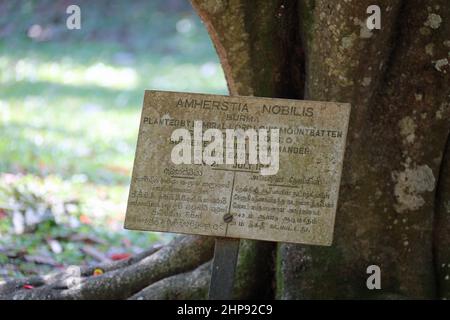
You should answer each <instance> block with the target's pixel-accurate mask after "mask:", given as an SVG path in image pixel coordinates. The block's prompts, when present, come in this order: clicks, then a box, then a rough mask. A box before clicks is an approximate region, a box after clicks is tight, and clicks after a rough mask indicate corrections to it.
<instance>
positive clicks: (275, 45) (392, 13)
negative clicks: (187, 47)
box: [0, 0, 450, 299]
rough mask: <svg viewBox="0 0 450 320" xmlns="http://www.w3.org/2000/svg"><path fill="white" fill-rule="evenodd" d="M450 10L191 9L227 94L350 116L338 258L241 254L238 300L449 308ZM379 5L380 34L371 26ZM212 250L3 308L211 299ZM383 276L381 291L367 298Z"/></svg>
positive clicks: (256, 246) (292, 5)
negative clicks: (305, 103)
mask: <svg viewBox="0 0 450 320" xmlns="http://www.w3.org/2000/svg"><path fill="white" fill-rule="evenodd" d="M447 1H448V0H429V1H427V3H426V4H424V3H423V2H422V1H420V0H403V1H402V0H370V1H369V0H360V1H357V2H356V1H347V0H345V1H331V0H329V1H327V0H315V1H314V0H299V1H294V0H288V1H247V0H192V4H193V6H194V8H195V9H196V10H197V12H198V13H199V15H200V17H201V18H202V20H203V21H204V23H205V26H206V27H207V29H208V32H209V34H210V36H211V39H212V41H213V43H214V45H215V47H216V50H217V53H218V55H219V57H220V60H221V63H222V66H223V69H224V72H225V76H226V79H227V82H228V87H229V91H230V94H232V95H255V96H263V97H278V98H294V99H308V100H322V101H338V102H349V103H351V104H352V114H351V119H350V129H349V134H348V140H347V150H346V156H345V159H344V169H343V176H342V182H341V191H340V197H339V207H338V212H337V215H336V225H335V235H334V243H333V245H332V246H331V247H314V246H305V245H296V244H284V243H279V244H274V243H269V242H261V241H247V240H246V241H241V250H240V255H239V261H238V270H237V277H236V283H235V292H234V295H235V298H279V299H311V298H322V299H324V298H325V299H327V298H329V299H333V298H381V299H389V298H449V296H450V280H449V274H450V146H449V143H448V142H447V141H448V136H449V130H450V121H449V119H450V79H449V74H450V65H449V61H448V60H449V58H450V6H448V3H447ZM373 4H376V5H378V6H379V7H380V8H381V14H382V15H381V18H382V20H381V21H382V25H381V30H373V31H370V30H368V29H367V27H366V24H365V19H366V18H367V17H368V15H369V14H367V13H366V9H367V7H368V6H369V5H373ZM299 170H301V169H300V168H299ZM212 248H213V245H212V239H211V238H207V237H181V238H178V239H177V240H176V241H175V242H174V243H172V244H170V245H169V246H167V247H165V248H162V249H160V250H158V251H157V252H156V253H151V254H149V255H148V256H146V257H144V258H142V257H141V259H136V260H135V261H133V263H131V264H130V265H127V266H125V267H124V266H121V267H120V268H111V270H112V271H108V272H107V273H105V274H104V275H103V276H100V277H99V278H93V277H88V276H87V277H86V278H84V279H83V282H82V288H83V289H79V290H78V291H76V290H73V289H64V290H59V289H55V288H58V287H57V286H55V283H57V281H56V280H55V279H58V276H57V277H55V276H53V277H52V278H51V279H52V280H51V281H50V280H48V281H47V280H45V279H47V278H45V279H44V280H43V278H39V279H36V278H34V279H27V280H26V281H29V282H32V281H36V282H35V283H36V284H37V285H38V286H40V287H39V288H42V289H40V290H41V291H39V290H36V291H34V293H33V294H31V291H24V290H22V289H20V288H21V285H22V284H23V283H24V281H22V282H15V283H9V284H7V285H5V286H3V287H2V288H0V295H2V296H3V297H14V298H91V297H98V298H126V297H130V296H131V298H133V299H161V298H185V299H186V298H204V297H205V296H206V292H207V287H208V285H209V276H210V270H209V266H210V264H209V263H208V262H207V261H208V260H209V259H210V258H211V257H212ZM180 255H181V256H180ZM373 264H375V265H378V266H379V267H380V268H381V283H382V290H369V289H368V288H367V286H366V279H367V277H368V274H367V273H366V269H367V267H368V266H370V265H373ZM102 279H106V280H102ZM111 279H115V280H114V285H112V286H109V287H108V288H109V291H108V292H106V291H102V292H98V291H97V292H95V290H94V288H96V286H95V284H96V283H97V284H98V282H99V281H100V282H101V281H105V283H106V282H107V281H111ZM94 281H96V283H94ZM89 288H91V289H89ZM55 290H57V291H55ZM141 290H142V291H141ZM55 292H56V293H55ZM61 292H62V293H61Z"/></svg>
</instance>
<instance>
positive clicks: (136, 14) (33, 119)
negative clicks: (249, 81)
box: [0, 1, 226, 277]
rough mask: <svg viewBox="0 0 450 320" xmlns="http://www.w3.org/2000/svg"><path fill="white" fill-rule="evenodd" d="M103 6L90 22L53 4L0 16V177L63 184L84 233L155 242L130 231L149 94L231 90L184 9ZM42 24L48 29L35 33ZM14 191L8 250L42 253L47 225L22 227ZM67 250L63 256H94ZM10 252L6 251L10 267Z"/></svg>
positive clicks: (4, 234) (115, 240)
mask: <svg viewBox="0 0 450 320" xmlns="http://www.w3.org/2000/svg"><path fill="white" fill-rule="evenodd" d="M58 3H59V6H61V3H63V2H61V3H60V2H58ZM95 3H96V4H95V5H94V4H92V2H87V1H86V2H85V1H82V2H81V5H80V6H81V10H82V29H81V30H71V31H70V30H66V29H65V22H64V20H61V17H60V16H61V12H62V14H63V13H64V10H62V11H61V8H59V7H58V5H54V6H52V4H50V2H49V1H43V2H34V1H28V2H19V4H18V5H17V4H16V7H13V6H14V5H13V4H8V5H10V6H12V7H8V8H6V9H9V11H8V10H6V12H3V13H2V14H1V15H0V30H2V29H3V30H9V31H8V32H9V33H8V34H7V35H6V36H5V35H3V36H2V37H1V38H0V88H1V89H0V183H3V186H5V187H6V190H7V189H8V188H14V186H17V185H27V184H37V185H41V187H42V186H44V185H45V184H50V185H53V189H56V190H64V193H63V195H60V197H62V198H64V199H66V198H67V199H68V198H76V199H77V201H79V202H80V206H81V208H82V209H80V210H82V211H83V212H82V215H83V216H84V217H87V219H85V220H87V221H89V223H84V224H83V225H82V226H81V227H80V228H78V229H77V232H86V233H98V234H99V236H101V237H103V238H106V239H108V242H109V243H112V244H114V245H116V246H119V245H120V244H119V242H120V240H121V239H123V238H124V237H125V238H129V239H131V240H132V241H133V242H134V243H136V244H137V245H138V246H146V245H148V244H149V243H151V242H154V241H163V240H161V239H162V238H161V235H158V234H153V233H142V232H132V231H124V230H122V222H123V217H124V214H125V207H126V200H127V196H128V187H129V181H130V175H131V169H132V163H133V158H134V151H135V145H136V140H137V133H138V125H139V116H140V110H141V105H142V99H143V94H144V90H145V89H155V90H156V89H160V90H172V91H190V92H205V93H226V84H225V80H224V76H223V73H222V69H221V67H220V64H219V62H218V58H217V56H216V54H215V51H214V49H213V47H212V44H211V43H210V40H209V38H208V35H207V33H206V31H205V30H204V27H203V26H202V24H201V23H200V21H199V19H198V18H197V16H196V15H195V14H194V13H193V12H192V10H190V9H189V8H188V7H186V5H184V4H180V5H179V6H175V7H176V8H170V7H167V4H165V2H164V1H152V2H144V1H142V2H140V1H138V2H136V4H129V5H127V4H126V2H119V1H117V2H112V3H113V4H108V3H107V2H103V1H99V2H95ZM174 3H175V2H174ZM8 5H6V6H8ZM45 5H47V6H50V7H51V8H52V10H50V9H49V7H45ZM62 9H64V8H62ZM106 13H107V14H106ZM63 17H64V15H63ZM33 24H34V25H39V26H40V28H41V29H42V30H44V31H42V32H41V35H40V36H38V37H35V38H30V37H29V36H27V31H28V30H30V27H31V26H32V25H33ZM45 30H47V31H45ZM48 30H50V31H48ZM45 32H47V33H48V34H50V36H49V35H47V36H46V35H45ZM39 37H41V38H39ZM11 177H14V178H13V179H11ZM5 181H9V182H5ZM42 188H43V187H42ZM38 189H39V188H38ZM0 192H1V191H0ZM24 192H28V191H24ZM51 195H52V193H51V192H49V193H48V194H47V196H49V197H50V196H51ZM44 197H45V195H44ZM8 199H9V198H8V196H7V195H5V194H4V195H3V197H0V208H4V210H5V212H6V213H7V214H6V215H5V217H4V218H1V216H0V247H1V245H2V244H3V245H6V244H9V246H10V244H11V243H12V244H13V246H14V247H16V248H17V249H19V248H20V249H25V250H28V251H30V252H32V251H36V250H40V249H39V248H41V247H42V246H43V245H44V246H45V244H43V243H44V242H45V241H44V239H45V237H44V236H43V235H45V234H46V233H48V230H47V229H45V228H48V226H45V225H43V226H42V228H44V229H42V230H41V229H40V228H41V227H38V229H37V230H35V231H34V232H33V233H28V234H23V235H15V234H13V233H12V232H11V223H12V219H11V213H10V212H9V211H8V209H7V207H8V205H7V202H8V201H9V200H8ZM2 201H3V202H2ZM79 214H80V213H79ZM77 217H79V215H78V216H77ZM2 225H3V226H2ZM86 225H88V226H86ZM66 227H67V226H66ZM83 228H84V229H83ZM55 232H58V231H55ZM65 246H66V247H67V248H65V249H64V250H63V252H62V253H61V254H60V255H58V256H57V257H56V259H57V260H58V261H61V262H63V261H66V263H76V262H80V261H81V260H82V259H85V258H86V257H84V256H83V255H79V254H78V252H79V250H78V249H79V248H72V249H71V248H70V246H71V244H70V242H67V243H65ZM103 249H104V250H106V247H105V248H103ZM70 255H72V256H73V257H72V258H70ZM7 260H8V259H6V258H5V257H4V256H3V257H2V254H1V252H0V266H1V265H3V266H6V262H5V261H7ZM2 261H3V263H2ZM9 262H11V261H9ZM25 265H26V264H23V267H24V268H23V269H20V270H19V271H17V270H16V271H17V273H18V274H19V275H21V274H28V273H29V270H28V269H27V268H25ZM0 277H1V275H0Z"/></svg>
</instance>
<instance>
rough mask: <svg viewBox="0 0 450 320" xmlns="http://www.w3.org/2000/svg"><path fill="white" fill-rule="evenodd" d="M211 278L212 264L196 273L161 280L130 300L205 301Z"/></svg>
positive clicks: (202, 266) (197, 270)
mask: <svg viewBox="0 0 450 320" xmlns="http://www.w3.org/2000/svg"><path fill="white" fill-rule="evenodd" d="M210 278H211V262H207V263H205V264H203V265H201V266H200V267H198V268H197V269H195V270H194V271H191V272H186V273H180V274H177V275H174V276H172V277H168V278H164V279H162V280H159V281H157V282H155V283H153V284H151V285H150V286H148V287H147V288H145V289H144V290H142V291H140V292H138V293H137V294H135V295H133V296H132V297H131V298H130V300H165V299H183V300H189V299H205V298H206V296H207V293H208V287H209V282H210Z"/></svg>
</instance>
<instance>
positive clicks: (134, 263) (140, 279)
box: [0, 236, 214, 299]
mask: <svg viewBox="0 0 450 320" xmlns="http://www.w3.org/2000/svg"><path fill="white" fill-rule="evenodd" d="M213 250H214V239H213V238H208V237H198V236H179V237H177V238H175V239H174V240H173V241H172V242H171V243H169V244H168V245H167V246H164V247H163V248H161V249H159V250H157V251H156V250H155V251H156V252H154V253H152V252H151V250H150V251H147V252H146V253H145V254H147V255H145V254H144V253H143V254H142V255H139V256H136V257H135V258H133V259H131V260H130V261H128V260H127V261H122V262H121V263H117V264H114V265H108V266H104V267H105V270H104V271H106V272H105V273H104V274H102V275H100V276H92V273H90V272H89V271H92V270H90V269H85V270H83V271H82V274H83V275H87V276H83V277H82V278H81V279H80V280H81V281H80V283H79V284H78V285H75V286H67V285H66V284H65V283H64V281H61V279H62V278H63V275H62V274H59V275H52V276H48V277H45V276H43V277H34V278H30V279H27V281H28V282H27V283H26V284H31V285H33V286H35V288H34V289H22V286H23V285H24V284H25V283H23V282H20V281H17V282H13V283H6V284H4V285H3V286H2V287H0V298H2V299H125V298H128V297H130V296H131V295H133V294H134V293H136V292H139V291H140V290H142V289H143V288H145V287H147V286H149V285H150V284H152V283H155V282H157V281H158V280H161V279H163V278H166V277H171V276H172V275H174V274H179V273H182V272H187V271H189V270H192V269H194V268H196V267H197V266H199V265H201V264H203V263H205V262H206V261H208V260H209V259H211V257H212V254H213Z"/></svg>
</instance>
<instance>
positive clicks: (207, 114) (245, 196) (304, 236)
mask: <svg viewBox="0 0 450 320" xmlns="http://www.w3.org/2000/svg"><path fill="white" fill-rule="evenodd" d="M349 115H350V105H349V104H345V103H334V102H314V101H303V100H287V99H272V98H257V97H241V96H231V97H230V96H221V95H205V94H193V93H178V92H163V91H146V92H145V97H144V106H143V110H142V115H141V123H140V129H139V136H138V143H137V149H136V156H135V161H134V168H133V174H132V180H131V186H130V194H129V198H128V207H127V213H126V218H125V228H127V229H134V230H149V231H162V232H175V233H189V234H199V235H209V236H219V237H232V238H246V239H258V240H269V241H281V242H295V243H304V244H314V245H331V243H332V239H333V229H334V220H335V213H336V207H337V201H338V194H339V184H340V177H341V170H342V162H343V156H344V150H345V141H346V135H347V128H348V121H349ZM177 129H181V130H177ZM211 129H214V130H211ZM227 129H228V130H227ZM277 132H278V136H277V135H276V133H277ZM233 133H234V134H235V135H234V136H233V135H232V134H233ZM243 133H244V134H243ZM211 136H213V137H214V138H211ZM222 137H223V141H222V139H221V138H222ZM239 139H244V140H241V141H245V143H244V144H239ZM251 141H253V142H254V144H253V145H252V144H251ZM213 142H216V143H215V144H214V143H213ZM264 142H266V145H264ZM276 142H278V145H277V144H276ZM258 143H259V144H258ZM233 147H234V149H233ZM222 149H223V153H221V152H222V151H221V150H222ZM211 150H214V151H211ZM241 150H244V151H243V153H241V158H240V159H241V162H242V159H243V158H242V156H243V157H244V158H245V163H244V164H242V163H238V160H237V159H238V158H239V155H238V153H239V152H240V151H241ZM276 150H277V151H278V154H277V153H275V151H276ZM255 151H256V153H255ZM208 155H209V158H208ZM227 157H228V158H227ZM250 158H252V159H253V160H252V161H253V162H252V163H250ZM222 159H223V161H221V160H222ZM233 159H234V160H235V163H231V161H232V160H233ZM227 161H230V162H227ZM255 161H256V163H255ZM180 162H181V163H180Z"/></svg>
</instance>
